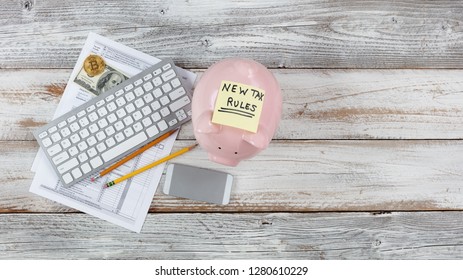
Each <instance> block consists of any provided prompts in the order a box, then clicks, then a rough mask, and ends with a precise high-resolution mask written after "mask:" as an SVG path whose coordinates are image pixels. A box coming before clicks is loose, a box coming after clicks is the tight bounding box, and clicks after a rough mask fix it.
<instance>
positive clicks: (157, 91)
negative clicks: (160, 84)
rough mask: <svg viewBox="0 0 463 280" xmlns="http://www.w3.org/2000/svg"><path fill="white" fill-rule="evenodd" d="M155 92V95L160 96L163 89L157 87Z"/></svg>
mask: <svg viewBox="0 0 463 280" xmlns="http://www.w3.org/2000/svg"><path fill="white" fill-rule="evenodd" d="M153 94H154V97H156V98H159V97H161V96H162V91H161V89H159V88H157V89H155V90H153Z"/></svg>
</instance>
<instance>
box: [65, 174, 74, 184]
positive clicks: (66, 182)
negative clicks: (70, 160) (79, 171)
mask: <svg viewBox="0 0 463 280" xmlns="http://www.w3.org/2000/svg"><path fill="white" fill-rule="evenodd" d="M73 180H74V178H72V176H71V174H69V173H66V174H64V175H63V182H64V183H65V184H69V183H71V182H72V181H73Z"/></svg>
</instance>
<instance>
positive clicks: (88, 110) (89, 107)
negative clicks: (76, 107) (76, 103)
mask: <svg viewBox="0 0 463 280" xmlns="http://www.w3.org/2000/svg"><path fill="white" fill-rule="evenodd" d="M95 108H96V106H95V105H90V106H88V107H87V109H85V111H87V112H88V113H90V112H91V111H93V110H95Z"/></svg>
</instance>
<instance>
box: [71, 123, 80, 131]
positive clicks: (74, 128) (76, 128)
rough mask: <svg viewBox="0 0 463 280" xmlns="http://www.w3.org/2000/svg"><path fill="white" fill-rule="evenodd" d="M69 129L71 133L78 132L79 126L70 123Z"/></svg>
mask: <svg viewBox="0 0 463 280" xmlns="http://www.w3.org/2000/svg"><path fill="white" fill-rule="evenodd" d="M69 128H70V129H71V131H72V132H76V131H77V130H79V128H80V126H79V125H78V124H77V123H76V122H75V123H72V124H71V125H70V126H69Z"/></svg>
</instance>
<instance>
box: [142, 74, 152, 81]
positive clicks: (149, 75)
mask: <svg viewBox="0 0 463 280" xmlns="http://www.w3.org/2000/svg"><path fill="white" fill-rule="evenodd" d="M151 78H153V75H151V74H148V75H146V76H144V77H143V81H145V82H146V81H148V80H150V79H151Z"/></svg>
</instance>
